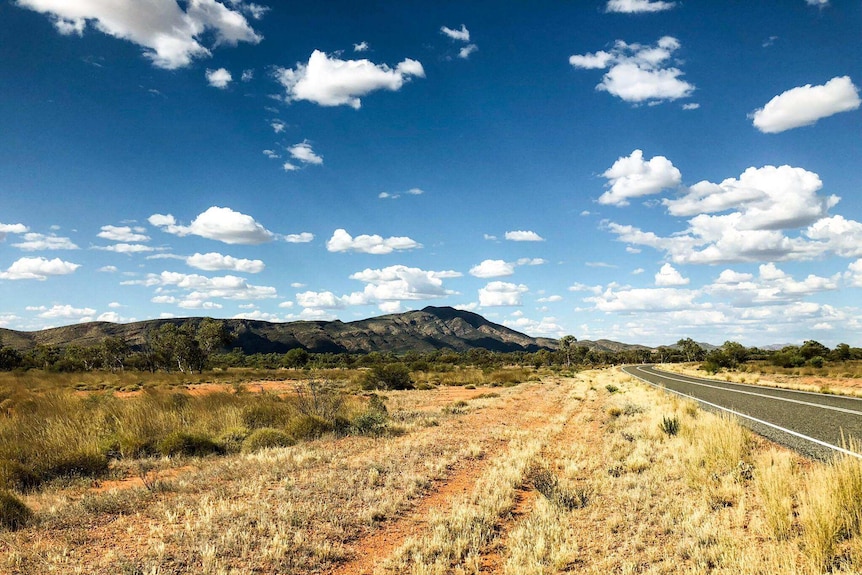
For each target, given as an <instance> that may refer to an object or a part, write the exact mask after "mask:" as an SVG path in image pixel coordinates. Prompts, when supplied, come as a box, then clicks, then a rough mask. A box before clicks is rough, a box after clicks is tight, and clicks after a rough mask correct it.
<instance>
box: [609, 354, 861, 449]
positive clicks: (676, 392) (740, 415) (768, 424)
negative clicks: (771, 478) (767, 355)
mask: <svg viewBox="0 0 862 575" xmlns="http://www.w3.org/2000/svg"><path fill="white" fill-rule="evenodd" d="M623 369H625V368H623ZM625 373H627V374H629V375H630V376H632V377H636V378H638V379H639V380H641V381H643V382H644V383H647V384H649V385H651V386H653V387H655V388H657V389H662V390H664V391H668V392H670V393H675V394H676V395H679V396H681V397H685V398H687V399H693V400H694V401H696V402H698V403H702V404H704V405H708V406H710V407H714V408H715V409H720V410H721V411H726V412H727V413H732V414H733V415H735V416H737V417H742V418H744V419H748V420H751V421H754V422H755V423H759V424H761V425H765V426H767V427H771V428H773V429H777V430H778V431H782V432H784V433H787V434H789V435H792V436H794V437H798V438H800V439H804V440H805V441H810V442H811V443H814V444H816V445H820V446H822V447H826V448H829V449H832V450H834V451H837V452H839V453H843V454H844V455H851V456H853V457H856V458H858V459H862V454H859V453H856V452H855V451H850V450H849V449H844V448H843V447H838V446H837V445H832V444H831V443H827V442H825V441H821V440H819V439H815V438H813V437H810V436H808V435H804V434H802V433H799V432H798V431H793V430H792V429H787V428H786V427H781V426H780V425H775V424H774V423H770V422H768V421H764V420H762V419H758V418H756V417H752V416H750V415H746V414H744V413H739V412H738V411H734V410H732V409H728V408H726V407H722V406H720V405H716V404H715V403H710V402H708V401H704V400H702V399H698V398H696V397H694V396H691V395H687V394H685V393H682V392H680V391H676V390H673V389H668V388H666V387H663V386H661V385H658V384H655V383H653V382H651V381H648V380H646V379H644V378H642V377H640V376H639V375H635V374H634V373H631V372H629V371H626V372H625Z"/></svg>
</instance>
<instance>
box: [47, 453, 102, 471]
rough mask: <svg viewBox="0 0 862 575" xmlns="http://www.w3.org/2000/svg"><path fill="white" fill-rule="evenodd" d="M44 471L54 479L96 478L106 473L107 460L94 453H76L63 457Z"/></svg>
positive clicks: (100, 454)
mask: <svg viewBox="0 0 862 575" xmlns="http://www.w3.org/2000/svg"><path fill="white" fill-rule="evenodd" d="M46 471H47V473H46V475H51V476H56V477H98V476H99V475H104V474H105V473H107V472H108V458H107V457H105V455H104V454H103V453H98V452H95V451H86V450H82V451H76V452H73V453H68V454H65V455H63V456H62V457H60V458H59V459H58V460H57V461H55V462H54V463H53V465H52V466H51V468H50V469H49V470H46Z"/></svg>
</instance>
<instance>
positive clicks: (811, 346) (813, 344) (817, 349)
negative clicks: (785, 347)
mask: <svg viewBox="0 0 862 575" xmlns="http://www.w3.org/2000/svg"><path fill="white" fill-rule="evenodd" d="M799 354H800V355H801V356H802V357H803V359H805V361H811V360H812V359H813V358H815V357H826V356H828V355H829V348H828V347H826V346H825V345H823V344H822V343H820V342H819V341H814V340H813V339H809V340H807V341H805V342H804V343H803V344H802V347H800V348H799Z"/></svg>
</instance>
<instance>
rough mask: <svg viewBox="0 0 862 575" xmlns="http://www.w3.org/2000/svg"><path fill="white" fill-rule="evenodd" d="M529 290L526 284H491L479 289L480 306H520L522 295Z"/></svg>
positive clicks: (497, 282)
mask: <svg viewBox="0 0 862 575" xmlns="http://www.w3.org/2000/svg"><path fill="white" fill-rule="evenodd" d="M528 291H530V290H529V288H528V287H527V286H525V285H524V284H513V283H509V282H500V281H496V282H490V283H488V285H486V286H485V287H483V288H480V289H479V305H480V306H482V307H500V306H519V305H521V295H522V294H525V293H527V292H528Z"/></svg>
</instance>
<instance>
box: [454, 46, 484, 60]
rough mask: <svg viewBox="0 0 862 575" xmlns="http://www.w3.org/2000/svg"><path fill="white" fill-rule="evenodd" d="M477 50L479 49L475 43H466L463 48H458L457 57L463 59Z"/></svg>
mask: <svg viewBox="0 0 862 575" xmlns="http://www.w3.org/2000/svg"><path fill="white" fill-rule="evenodd" d="M478 50H479V47H478V46H477V45H475V44H467V45H466V46H464V47H463V48H461V49H460V50H458V57H459V58H461V59H463V60H466V59H467V58H469V57H470V54H473V53H474V52H477V51H478Z"/></svg>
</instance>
